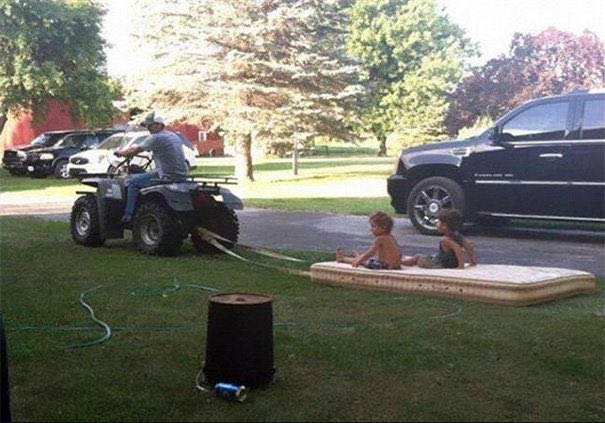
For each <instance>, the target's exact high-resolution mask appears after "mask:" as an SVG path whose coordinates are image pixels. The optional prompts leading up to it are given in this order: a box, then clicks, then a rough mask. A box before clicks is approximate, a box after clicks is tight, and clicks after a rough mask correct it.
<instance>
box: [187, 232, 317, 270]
mask: <svg viewBox="0 0 605 423" xmlns="http://www.w3.org/2000/svg"><path fill="white" fill-rule="evenodd" d="M197 233H198V234H199V236H200V237H201V238H202V239H203V240H204V241H206V242H208V243H209V244H212V245H213V246H214V247H216V248H217V249H219V250H220V251H222V252H224V253H226V254H229V255H230V256H232V257H235V258H237V259H239V260H242V261H244V262H247V263H251V264H255V265H257V266H263V267H267V268H270V269H276V270H281V271H283V272H287V273H290V274H293V275H298V276H310V275H311V273H310V272H309V271H306V270H295V269H290V268H287V267H282V266H273V265H270V264H266V263H259V262H256V261H252V260H248V259H247V258H245V257H242V256H240V255H239V254H237V253H235V252H233V251H231V250H230V249H229V248H227V247H225V246H224V245H222V244H221V243H220V242H219V241H223V242H227V243H229V244H232V245H235V243H234V242H233V241H231V240H230V239H227V238H224V237H222V236H220V235H219V234H217V233H214V232H212V231H211V230H209V229H206V228H204V227H203V226H198V227H197ZM237 246H238V247H240V248H243V249H245V250H248V251H252V252H254V253H257V254H261V255H264V256H268V257H272V258H276V259H280V260H289V261H294V262H299V263H302V262H304V260H301V259H297V258H295V257H290V256H287V255H284V254H280V253H276V252H275V251H271V250H267V249H266V248H257V247H251V246H247V245H241V244H237Z"/></svg>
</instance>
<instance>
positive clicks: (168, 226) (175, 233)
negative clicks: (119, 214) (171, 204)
mask: <svg viewBox="0 0 605 423" xmlns="http://www.w3.org/2000/svg"><path fill="white" fill-rule="evenodd" d="M132 227H133V231H132V234H133V238H134V241H135V242H136V244H137V248H138V249H139V251H141V252H142V253H144V254H149V255H156V254H157V255H160V256H174V255H176V254H177V253H178V252H179V250H180V249H181V245H182V243H183V237H182V226H181V222H180V221H179V220H178V219H177V218H176V216H174V214H173V213H172V212H171V211H170V210H168V209H167V208H166V207H165V206H164V205H163V204H160V203H157V202H153V201H149V202H146V203H143V204H141V206H140V207H139V208H138V210H137V212H136V214H135V216H134V221H133V226H132Z"/></svg>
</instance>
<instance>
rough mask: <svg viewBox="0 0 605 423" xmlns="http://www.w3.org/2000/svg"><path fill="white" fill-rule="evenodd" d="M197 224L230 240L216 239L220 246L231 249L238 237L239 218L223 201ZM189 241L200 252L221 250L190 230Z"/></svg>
mask: <svg viewBox="0 0 605 423" xmlns="http://www.w3.org/2000/svg"><path fill="white" fill-rule="evenodd" d="M199 226H203V227H204V228H206V229H208V230H210V231H212V232H214V233H215V234H217V235H220V236H222V237H223V238H226V239H228V240H230V241H232V242H226V241H218V242H219V243H220V244H221V245H222V246H224V247H225V248H228V249H232V248H233V247H234V246H235V243H236V242H237V239H238V237H239V220H238V218H237V215H236V214H235V212H234V211H233V210H231V209H230V208H229V207H227V206H226V205H225V204H223V203H218V204H216V209H215V212H214V213H211V214H210V216H205V219H204V221H203V222H201V223H200V225H199ZM191 242H192V243H193V246H194V247H195V249H196V250H197V251H198V252H200V253H219V252H221V251H220V250H219V249H218V248H216V247H215V246H214V245H212V244H210V243H209V242H207V241H204V240H203V239H202V237H201V236H200V235H199V234H198V233H197V232H196V231H195V229H194V231H193V232H191Z"/></svg>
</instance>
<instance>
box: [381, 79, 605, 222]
mask: <svg viewBox="0 0 605 423" xmlns="http://www.w3.org/2000/svg"><path fill="white" fill-rule="evenodd" d="M604 162H605V90H603V89H599V90H590V91H584V92H575V93H571V94H565V95H557V96H552V97H545V98H540V99H537V100H533V101H530V102H527V103H525V104H523V105H522V106H520V107H518V108H516V109H515V110H513V111H511V112H510V113H508V114H506V115H505V116H504V117H502V118H500V119H499V120H498V121H497V122H496V123H495V124H494V126H493V127H492V128H490V129H488V130H486V131H485V132H483V133H482V134H481V135H479V136H477V137H474V138H470V139H466V140H459V141H445V142H439V143H435V144H430V145H423V146H418V147H413V148H409V149H405V150H403V151H402V152H401V155H400V157H399V161H398V163H397V171H396V173H395V174H393V175H391V176H389V178H388V180H387V190H388V193H389V195H390V197H391V204H392V206H393V208H394V209H395V211H396V212H397V213H407V215H408V217H409V218H410V220H411V221H412V223H413V224H414V226H415V227H416V228H417V229H418V230H419V231H420V232H422V233H425V234H436V233H437V230H436V228H435V224H436V220H437V213H439V211H440V210H441V209H443V208H456V209H458V210H460V211H461V212H462V213H463V214H464V216H465V219H466V220H468V221H479V222H481V221H487V222H489V221H500V222H501V221H505V220H507V219H509V218H534V219H555V220H571V221H587V222H605V204H604V202H605V163H604Z"/></svg>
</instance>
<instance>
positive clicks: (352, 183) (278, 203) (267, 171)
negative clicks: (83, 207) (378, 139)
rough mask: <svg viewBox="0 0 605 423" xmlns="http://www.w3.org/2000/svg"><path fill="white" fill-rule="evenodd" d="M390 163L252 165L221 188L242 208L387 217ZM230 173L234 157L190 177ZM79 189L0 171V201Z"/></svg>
mask: <svg viewBox="0 0 605 423" xmlns="http://www.w3.org/2000/svg"><path fill="white" fill-rule="evenodd" d="M394 163H395V159H394V158H392V157H386V158H379V157H376V156H375V155H365V154H362V155H360V154H359V153H357V154H355V155H349V156H344V155H340V156H338V155H331V156H327V157H302V158H300V159H299V163H298V171H297V174H294V172H293V169H292V160H291V159H264V160H257V161H256V162H254V179H255V181H254V182H246V181H239V183H238V184H236V185H228V186H226V187H227V188H229V189H230V190H231V191H233V192H234V193H235V194H236V195H238V196H239V197H240V198H242V199H243V200H244V205H245V207H262V208H280V209H290V210H301V211H323V212H333V213H341V214H368V213H371V212H372V211H376V210H379V209H380V210H384V211H388V212H392V208H391V206H390V202H389V199H388V195H387V192H386V178H387V177H388V175H389V174H390V173H391V172H392V171H393V170H394ZM234 173H235V158H234V157H223V158H207V157H200V158H198V167H197V169H195V170H194V171H193V172H192V175H194V176H197V177H201V178H203V177H205V176H206V177H217V176H233V175H234ZM82 189H86V187H85V186H83V185H82V184H80V183H78V181H77V180H67V181H59V180H56V179H54V178H45V179H32V178H29V177H13V176H10V175H8V173H7V172H6V171H4V170H1V171H0V192H2V193H4V196H5V197H10V198H16V199H19V198H21V199H23V198H32V201H53V200H57V201H59V200H63V201H66V202H71V201H73V200H74V199H75V198H76V196H77V195H76V191H78V190H82Z"/></svg>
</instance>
